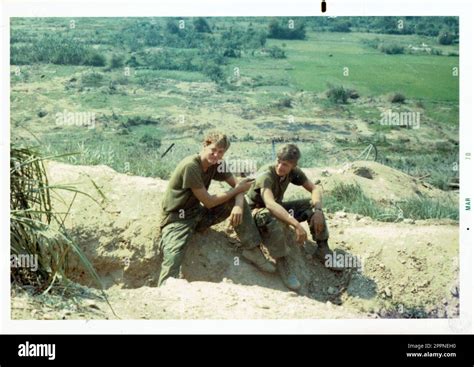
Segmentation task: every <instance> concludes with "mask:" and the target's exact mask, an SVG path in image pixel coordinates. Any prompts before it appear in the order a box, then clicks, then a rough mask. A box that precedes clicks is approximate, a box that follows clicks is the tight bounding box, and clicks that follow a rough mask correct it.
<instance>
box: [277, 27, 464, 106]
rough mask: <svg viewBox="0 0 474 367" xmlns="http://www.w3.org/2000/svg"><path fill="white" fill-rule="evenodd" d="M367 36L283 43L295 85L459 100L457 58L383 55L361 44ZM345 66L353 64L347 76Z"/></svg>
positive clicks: (327, 36) (336, 35)
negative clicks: (454, 72)
mask: <svg viewBox="0 0 474 367" xmlns="http://www.w3.org/2000/svg"><path fill="white" fill-rule="evenodd" d="M365 36H366V35H364V34H353V33H349V34H347V33H311V32H310V33H309V37H308V39H309V40H308V41H287V42H285V43H286V48H285V49H286V51H287V55H288V58H287V59H285V62H287V63H288V64H289V65H290V66H292V67H294V69H293V70H290V71H289V72H288V73H289V75H290V76H291V80H292V82H293V84H294V85H295V86H296V87H298V88H301V89H304V90H308V91H315V92H322V91H324V90H325V89H326V87H327V83H331V84H334V85H344V86H345V87H351V88H356V89H357V90H358V91H359V92H361V93H363V94H364V95H380V94H388V93H391V92H394V91H400V92H402V93H403V94H405V95H406V96H407V98H413V99H418V98H420V96H422V97H423V98H426V99H431V100H438V101H456V102H457V101H458V100H459V99H458V95H459V79H458V78H457V77H453V76H452V72H451V70H452V67H454V66H458V64H459V58H458V57H443V56H432V55H416V56H414V55H385V54H382V53H380V52H379V51H377V50H372V49H369V48H367V47H365V46H364V45H363V44H362V43H361V42H360V39H361V38H363V37H365ZM398 37H400V38H402V39H403V36H398ZM411 38H413V37H411ZM403 42H404V43H407V45H408V44H409V43H408V42H410V41H409V39H406V40H404V41H403ZM431 43H432V42H431ZM273 44H276V45H279V44H281V41H276V40H271V41H270V42H269V45H273ZM330 54H331V55H333V56H332V57H330V56H329V55H330ZM344 67H348V68H349V76H343V68H344Z"/></svg>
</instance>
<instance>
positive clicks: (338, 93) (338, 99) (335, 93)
mask: <svg viewBox="0 0 474 367" xmlns="http://www.w3.org/2000/svg"><path fill="white" fill-rule="evenodd" d="M326 96H327V97H328V98H329V100H330V101H331V102H333V103H342V104H344V103H347V99H348V98H349V90H347V89H344V87H343V86H339V87H334V86H330V87H329V90H328V91H326Z"/></svg>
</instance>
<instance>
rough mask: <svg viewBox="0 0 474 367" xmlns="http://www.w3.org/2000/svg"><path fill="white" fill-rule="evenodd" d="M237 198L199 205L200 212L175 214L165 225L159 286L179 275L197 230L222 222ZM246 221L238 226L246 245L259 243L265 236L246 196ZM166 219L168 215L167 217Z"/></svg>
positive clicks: (237, 230) (239, 234)
mask: <svg viewBox="0 0 474 367" xmlns="http://www.w3.org/2000/svg"><path fill="white" fill-rule="evenodd" d="M234 205H235V200H234V199H232V200H229V201H228V202H226V203H224V204H221V205H218V206H215V207H213V208H211V209H207V208H204V207H201V208H199V210H198V212H197V214H195V215H192V216H190V217H189V218H186V217H184V218H176V216H175V218H174V219H173V221H171V222H170V223H167V224H165V225H164V226H163V225H162V229H161V238H160V242H159V249H160V252H161V254H162V259H163V260H162V263H161V271H160V277H159V279H158V286H160V285H161V284H163V282H164V281H165V280H166V279H167V278H169V277H175V278H177V277H178V276H179V269H180V266H181V263H182V262H183V258H184V254H185V251H186V247H187V244H188V242H189V240H190V238H191V236H192V235H193V233H195V232H202V231H204V230H206V229H207V228H209V227H211V226H213V225H214V224H217V223H220V222H222V221H224V220H225V219H226V218H228V217H229V215H230V213H231V211H232V208H233V207H234ZM243 209H244V210H243V215H242V223H241V224H240V225H238V226H236V227H234V230H235V232H236V233H237V236H238V237H239V240H240V242H241V243H242V247H243V248H244V249H251V248H254V247H256V246H259V245H260V243H261V238H260V234H259V231H258V229H257V227H256V225H255V222H254V220H253V218H252V212H251V210H250V208H249V206H248V204H247V202H246V200H244V208H243ZM165 222H166V218H165Z"/></svg>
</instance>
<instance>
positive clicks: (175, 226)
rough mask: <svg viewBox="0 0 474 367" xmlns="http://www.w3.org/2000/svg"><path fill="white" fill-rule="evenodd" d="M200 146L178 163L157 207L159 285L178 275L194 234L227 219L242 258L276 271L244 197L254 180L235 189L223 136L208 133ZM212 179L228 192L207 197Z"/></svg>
mask: <svg viewBox="0 0 474 367" xmlns="http://www.w3.org/2000/svg"><path fill="white" fill-rule="evenodd" d="M203 145H204V146H203V148H202V151H201V153H200V154H196V155H192V156H189V157H186V158H184V159H183V160H182V161H181V162H180V163H179V164H178V166H177V167H176V169H175V170H174V172H173V174H172V176H171V179H170V181H169V183H168V187H167V189H166V192H165V194H164V196H163V199H162V202H161V207H162V220H161V223H160V227H161V238H160V242H159V248H160V251H161V253H162V256H163V260H162V264H161V272H160V276H159V279H158V286H160V285H162V284H163V282H164V281H165V280H166V279H167V278H169V277H175V278H176V277H178V276H179V273H180V266H181V263H182V261H183V257H184V253H185V250H186V245H187V244H188V242H189V239H190V237H191V235H192V234H193V233H194V232H195V231H198V232H202V231H205V230H206V229H207V228H209V227H210V226H212V225H214V224H217V223H219V222H222V221H223V220H225V219H226V218H228V217H229V219H230V223H231V225H233V226H234V229H235V231H236V233H237V235H238V237H239V239H240V241H241V243H242V247H243V248H244V251H243V253H242V255H243V257H244V258H246V259H247V260H249V261H250V262H252V263H253V264H254V265H256V266H257V267H258V268H259V269H260V270H262V271H266V272H270V273H271V272H275V271H276V269H275V266H274V265H273V264H272V263H271V262H269V261H268V260H267V259H266V258H265V256H264V255H263V253H262V252H261V250H260V247H259V245H260V243H261V238H260V234H259V232H258V229H257V227H256V225H255V222H254V221H253V219H252V213H251V211H250V208H249V206H248V204H247V202H246V201H245V198H244V193H245V192H246V191H247V190H248V189H249V188H250V185H251V183H252V180H251V179H244V180H242V181H241V182H239V183H238V184H237V181H236V179H235V178H234V176H233V175H232V173H231V172H227V170H226V169H225V162H224V161H222V158H223V156H224V153H225V152H226V151H227V149H228V148H229V146H230V142H229V140H228V138H227V136H226V135H224V134H220V133H210V134H209V135H208V136H207V137H206V138H205V139H204V144H203ZM219 168H222V169H219ZM211 180H216V181H226V182H227V183H228V184H229V185H230V186H232V189H231V190H229V191H228V192H226V193H225V194H217V195H211V194H209V192H208V191H207V190H208V189H209V185H210V184H211ZM201 203H202V205H201Z"/></svg>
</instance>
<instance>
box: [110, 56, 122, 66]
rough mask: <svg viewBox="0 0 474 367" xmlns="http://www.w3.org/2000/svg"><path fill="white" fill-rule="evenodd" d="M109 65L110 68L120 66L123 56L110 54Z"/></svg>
mask: <svg viewBox="0 0 474 367" xmlns="http://www.w3.org/2000/svg"><path fill="white" fill-rule="evenodd" d="M109 65H110V68H111V69H117V68H121V67H122V66H123V65H124V61H123V57H122V56H120V55H117V54H114V55H112V57H111V58H110V64H109Z"/></svg>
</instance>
